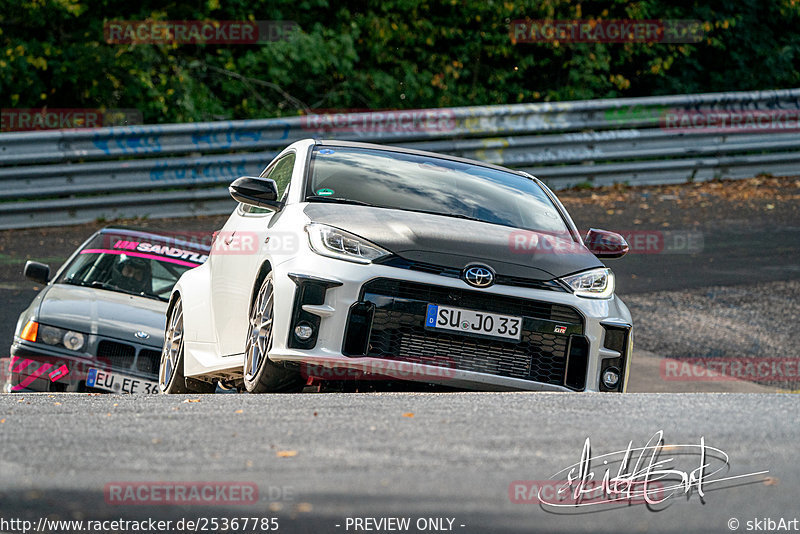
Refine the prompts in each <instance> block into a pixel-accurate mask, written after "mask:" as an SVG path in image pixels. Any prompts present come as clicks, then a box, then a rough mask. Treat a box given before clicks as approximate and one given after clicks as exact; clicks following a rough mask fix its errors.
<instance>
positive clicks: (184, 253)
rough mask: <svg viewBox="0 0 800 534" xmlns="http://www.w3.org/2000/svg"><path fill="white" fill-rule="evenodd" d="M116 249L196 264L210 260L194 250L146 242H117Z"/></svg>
mask: <svg viewBox="0 0 800 534" xmlns="http://www.w3.org/2000/svg"><path fill="white" fill-rule="evenodd" d="M114 248H115V249H117V248H118V249H124V250H135V251H136V252H149V253H151V254H158V255H160V256H168V257H170V258H177V259H181V260H189V261H191V262H194V263H203V262H204V261H206V260H207V259H208V256H207V255H205V254H200V253H199V252H195V251H193V250H186V249H182V248H178V247H170V246H168V245H154V244H153V243H147V242H144V241H117V242H116V243H114Z"/></svg>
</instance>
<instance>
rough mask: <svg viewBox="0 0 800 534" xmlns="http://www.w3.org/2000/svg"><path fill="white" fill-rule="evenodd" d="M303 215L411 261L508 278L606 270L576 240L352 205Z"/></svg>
mask: <svg viewBox="0 0 800 534" xmlns="http://www.w3.org/2000/svg"><path fill="white" fill-rule="evenodd" d="M304 213H305V214H306V216H308V217H309V218H310V219H311V221H313V222H317V223H322V224H328V225H331V226H335V227H337V228H340V229H342V230H346V231H348V232H351V233H353V234H356V235H358V236H361V237H363V238H364V239H368V240H369V241H372V242H373V243H375V244H376V245H379V246H381V247H383V248H385V249H386V250H388V251H390V252H393V253H394V254H397V255H398V256H401V257H403V258H405V259H407V260H411V261H420V262H425V263H430V264H434V265H439V266H443V267H450V268H456V269H463V268H464V267H465V266H467V265H468V264H470V263H476V262H478V263H484V264H486V265H488V266H489V267H491V268H492V269H494V270H495V272H497V273H498V274H500V275H504V276H514V277H520V278H527V279H531V280H551V279H553V278H557V277H561V276H565V275H568V274H573V273H577V272H580V271H584V270H586V269H591V268H595V267H602V266H603V264H602V263H601V262H600V260H598V259H597V258H596V257H595V256H594V254H592V253H591V252H589V250H588V249H586V248H585V247H583V246H582V245H581V244H579V243H575V242H574V241H573V240H572V239H569V238H566V237H558V236H553V235H546V234H538V233H535V232H530V231H526V230H519V229H515V228H510V227H507V226H500V225H497V224H490V223H484V222H480V221H471V220H467V219H459V218H455V217H447V216H444V215H430V214H426V213H415V212H410V211H403V210H396V209H385V208H373V207H368V206H357V205H349V204H348V205H345V204H324V203H309V204H308V205H307V206H306V207H305V209H304Z"/></svg>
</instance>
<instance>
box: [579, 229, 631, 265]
mask: <svg viewBox="0 0 800 534" xmlns="http://www.w3.org/2000/svg"><path fill="white" fill-rule="evenodd" d="M583 244H584V245H586V248H588V249H589V251H590V252H591V253H592V254H594V255H595V256H597V257H598V258H621V257H622V256H624V255H625V254H627V253H628V249H629V247H628V242H627V241H625V238H624V237H622V236H621V235H619V234H617V233H615V232H609V231H607V230H596V229H594V228H590V229H589V232H588V233H587V234H586V237H585V238H584V240H583Z"/></svg>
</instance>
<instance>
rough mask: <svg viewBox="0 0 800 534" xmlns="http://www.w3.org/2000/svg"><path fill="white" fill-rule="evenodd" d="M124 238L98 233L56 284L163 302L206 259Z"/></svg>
mask: <svg viewBox="0 0 800 534" xmlns="http://www.w3.org/2000/svg"><path fill="white" fill-rule="evenodd" d="M124 237H125V238H124V239H122V238H120V237H119V236H112V235H111V234H100V235H97V236H96V237H95V238H94V239H92V240H91V241H90V242H89V243H88V244H87V245H86V246H85V247H83V248H82V249H81V250H80V252H78V254H77V256H75V258H74V259H73V260H72V262H71V263H70V264H69V265H68V266H67V268H66V269H64V272H63V273H62V274H61V276H60V277H59V278H58V280H56V283H61V284H71V285H79V286H85V287H93V288H97V289H106V290H109V291H116V292H118V293H126V294H130V295H138V296H142V297H147V298H152V299H158V300H163V301H166V300H167V299H168V297H169V294H170V292H171V291H172V287H173V286H174V285H175V282H177V281H178V278H180V276H181V275H182V274H183V273H184V272H186V271H188V270H189V269H192V268H194V267H197V266H198V265H200V264H201V263H202V262H203V261H205V259H206V256H205V255H204V254H203V253H202V252H196V251H192V250H186V249H181V248H177V247H174V246H171V245H169V244H163V243H159V242H157V241H153V242H148V241H145V240H142V239H141V238H134V236H124Z"/></svg>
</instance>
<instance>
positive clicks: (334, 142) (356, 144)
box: [314, 139, 533, 180]
mask: <svg viewBox="0 0 800 534" xmlns="http://www.w3.org/2000/svg"><path fill="white" fill-rule="evenodd" d="M314 144H316V145H323V146H343V147H353V148H371V149H374V150H386V151H389V152H402V153H404V154H414V155H417V156H427V157H431V158H439V159H446V160H450V161H457V162H459V163H467V164H470V165H478V166H480V167H488V168H490V169H495V170H498V171H504V172H510V173H512V174H517V175H519V176H523V177H525V178H528V179H529V180H530V179H533V177H532V176H531V175H530V174H528V173H526V172H524V171H518V170H515V169H509V168H507V167H501V166H500V165H495V164H493V163H487V162H485V161H478V160H474V159H468V158H460V157H458V156H450V155H448V154H440V153H438V152H428V151H426V150H417V149H415V148H404V147H399V146H391V145H378V144H375V143H362V142H360V141H341V140H339V139H315V140H314Z"/></svg>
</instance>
